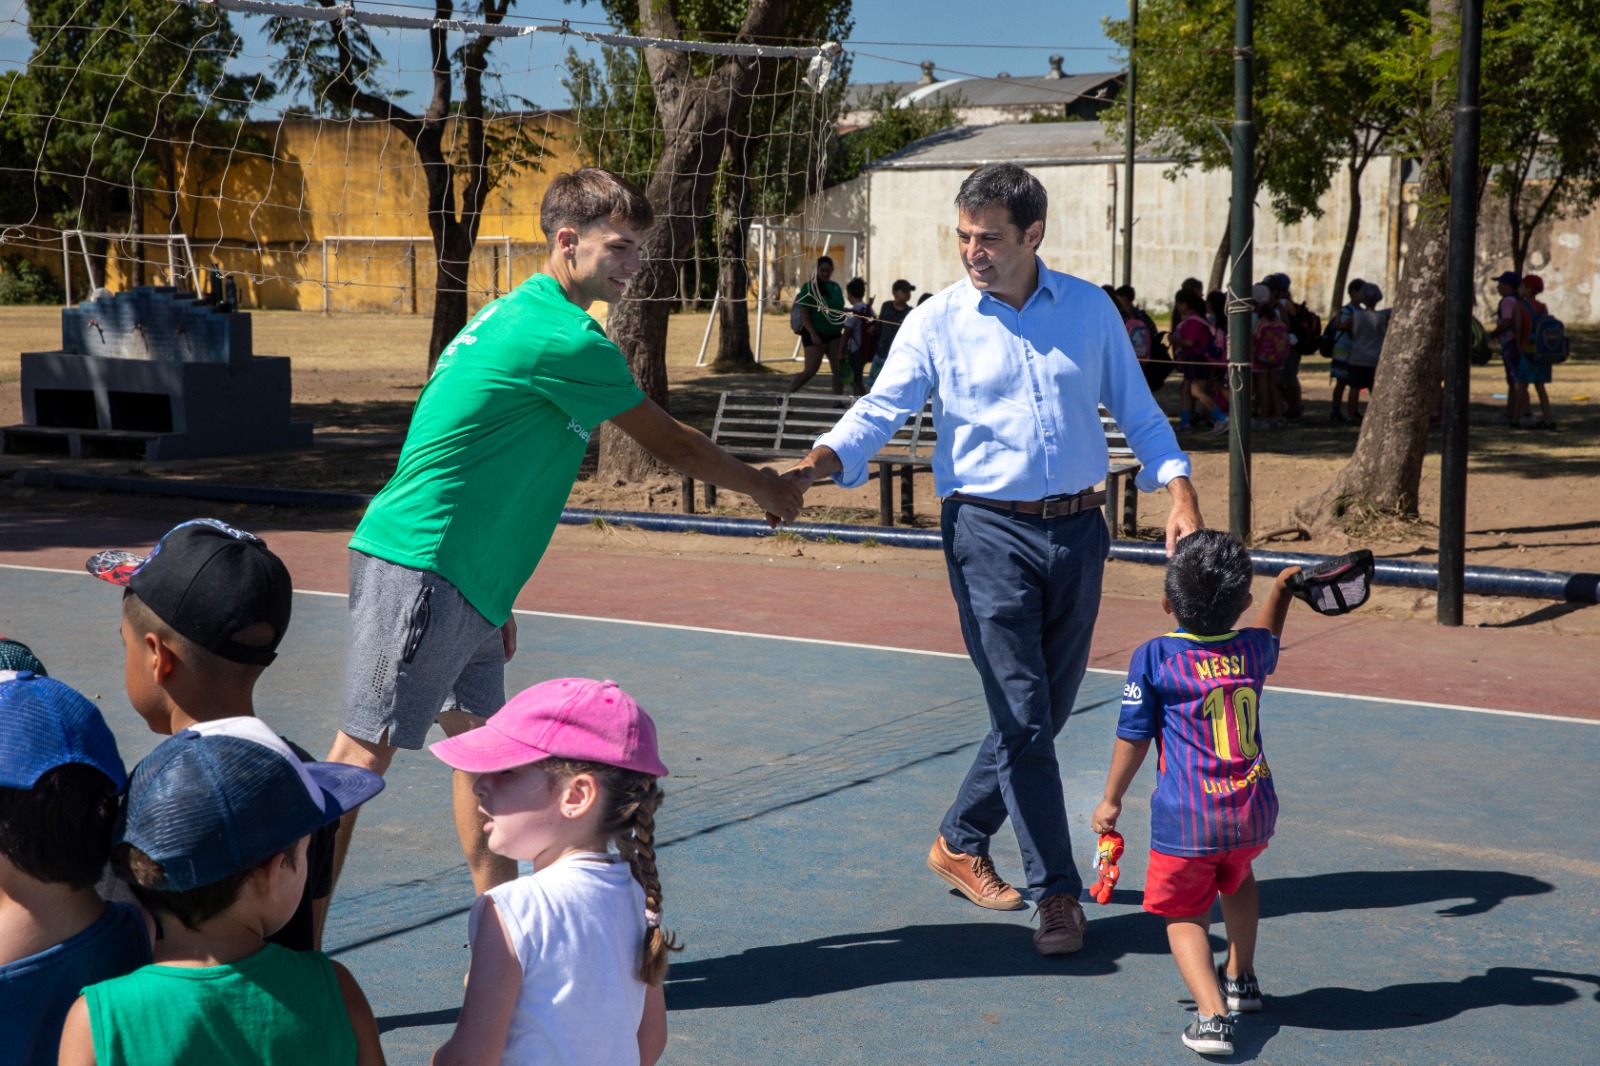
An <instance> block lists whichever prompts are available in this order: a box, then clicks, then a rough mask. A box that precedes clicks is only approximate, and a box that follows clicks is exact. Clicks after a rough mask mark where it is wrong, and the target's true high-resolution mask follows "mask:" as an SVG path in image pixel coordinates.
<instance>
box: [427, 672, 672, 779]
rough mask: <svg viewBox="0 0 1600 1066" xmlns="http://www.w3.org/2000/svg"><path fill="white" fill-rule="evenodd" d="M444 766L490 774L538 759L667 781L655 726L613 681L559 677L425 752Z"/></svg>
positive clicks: (525, 693)
mask: <svg viewBox="0 0 1600 1066" xmlns="http://www.w3.org/2000/svg"><path fill="white" fill-rule="evenodd" d="M428 750H429V751H431V752H433V753H434V754H435V755H437V756H438V757H439V759H440V760H441V761H442V762H444V763H445V764H446V765H447V766H451V767H453V768H455V769H457V770H464V771H466V772H467V773H470V774H488V773H494V772H495V771H497V770H509V769H511V768H512V767H513V766H525V765H527V764H528V763H533V762H539V761H541V760H543V759H550V758H558V759H581V760H584V761H587V762H599V763H605V764H606V765H608V766H617V767H621V768H622V769H624V770H637V771H639V772H640V773H644V774H649V775H650V776H652V777H666V776H667V768H666V767H665V766H663V765H662V764H661V757H660V755H658V754H657V753H656V724H655V723H654V722H652V721H651V720H650V716H649V715H648V714H645V713H644V711H643V710H642V709H641V708H640V707H639V704H638V703H636V702H635V701H634V699H633V697H632V696H630V695H628V694H627V693H626V692H624V691H622V689H620V688H618V687H617V683H616V682H615V681H591V680H590V679H588V678H586V677H562V678H557V679H556V680H554V681H545V682H543V683H541V684H538V685H534V686H533V687H532V688H528V689H523V690H522V691H521V692H519V693H517V694H516V695H515V696H513V697H511V700H510V702H508V703H507V704H506V705H505V706H504V707H502V708H500V710H499V711H497V712H496V713H495V714H494V716H493V717H491V718H490V719H489V721H488V723H487V724H485V725H484V726H483V727H482V728H479V729H473V730H469V731H468V732H466V733H461V734H459V735H458V736H454V737H451V738H449V739H448V740H441V741H439V742H438V743H437V744H431V745H429V747H428Z"/></svg>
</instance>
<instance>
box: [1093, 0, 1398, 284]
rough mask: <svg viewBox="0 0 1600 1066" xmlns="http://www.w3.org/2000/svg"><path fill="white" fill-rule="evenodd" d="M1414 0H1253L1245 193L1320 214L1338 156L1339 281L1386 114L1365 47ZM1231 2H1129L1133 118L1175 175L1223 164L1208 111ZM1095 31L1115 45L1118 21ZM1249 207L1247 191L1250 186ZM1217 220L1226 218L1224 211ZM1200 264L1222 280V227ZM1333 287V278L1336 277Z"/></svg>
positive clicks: (1225, 64) (1223, 61) (1276, 208)
mask: <svg viewBox="0 0 1600 1066" xmlns="http://www.w3.org/2000/svg"><path fill="white" fill-rule="evenodd" d="M1420 3H1422V0H1293V2H1291V0H1257V3H1256V6H1255V14H1256V34H1255V42H1256V55H1255V62H1256V72H1255V95H1254V99H1253V101H1252V104H1253V108H1254V116H1255V125H1256V166H1255V172H1254V173H1253V174H1252V175H1251V188H1252V190H1253V191H1254V190H1260V189H1263V188H1264V189H1265V190H1266V191H1267V193H1268V194H1269V196H1270V202H1271V207H1272V211H1273V214H1274V216H1275V217H1276V218H1277V219H1278V221H1280V222H1281V223H1283V224H1284V225H1292V224H1294V223H1296V222H1298V221H1300V220H1301V219H1303V218H1305V217H1307V216H1308V215H1309V216H1312V217H1317V216H1319V215H1320V214H1321V212H1322V208H1321V206H1320V200H1321V198H1322V195H1323V194H1324V193H1325V192H1327V191H1328V188H1329V186H1330V184H1331V183H1332V180H1333V176H1334V175H1335V174H1336V173H1337V172H1338V170H1339V168H1340V165H1341V162H1343V163H1344V165H1345V168H1346V170H1347V171H1348V173H1349V176H1350V180H1351V189H1352V203H1351V212H1350V215H1349V218H1348V220H1347V225H1346V237H1347V241H1346V251H1345V252H1344V254H1343V256H1342V257H1341V259H1342V265H1341V267H1340V277H1341V278H1343V277H1344V276H1345V274H1346V273H1347V272H1348V269H1349V256H1350V254H1351V253H1352V252H1353V250H1354V247H1355V237H1356V234H1357V232H1358V230H1359V226H1360V211H1361V201H1360V186H1359V182H1360V179H1361V174H1362V173H1363V171H1364V170H1365V168H1366V166H1367V164H1368V163H1369V162H1370V161H1371V159H1372V156H1373V154H1374V153H1375V152H1376V151H1377V150H1378V148H1379V145H1380V144H1381V143H1382V140H1383V136H1384V134H1385V133H1386V132H1387V130H1388V129H1389V128H1390V127H1391V126H1392V124H1393V121H1394V117H1393V115H1392V113H1391V112H1390V111H1387V110H1385V109H1384V108H1383V107H1381V106H1379V105H1378V104H1376V103H1375V102H1374V94H1373V84H1372V79H1373V73H1372V69H1371V67H1370V63H1369V60H1370V56H1371V54H1372V53H1373V52H1375V51H1378V50H1380V49H1382V48H1385V47H1388V46H1389V45H1391V44H1392V43H1393V42H1394V41H1395V40H1396V39H1398V37H1399V36H1400V35H1401V34H1402V33H1403V32H1404V30H1405V26H1406V21H1405V19H1406V12H1407V11H1408V10H1410V9H1413V8H1416V7H1418V5H1419V4H1420ZM1233 7H1234V4H1233V0H1141V3H1140V6H1139V40H1140V41H1142V42H1144V43H1145V44H1146V45H1148V46H1149V51H1147V52H1145V51H1141V54H1140V56H1139V100H1138V112H1137V116H1136V117H1137V122H1138V127H1139V138H1140V140H1141V142H1143V143H1144V144H1146V145H1148V146H1149V147H1151V148H1152V149H1154V150H1155V151H1157V152H1159V153H1161V154H1163V155H1170V156H1172V157H1173V158H1175V159H1177V160H1178V162H1177V164H1176V165H1174V166H1173V168H1172V169H1171V171H1169V173H1168V177H1171V178H1175V177H1177V175H1178V174H1180V173H1182V172H1184V171H1185V170H1187V169H1189V168H1190V167H1193V166H1199V167H1200V168H1201V169H1202V170H1218V169H1226V168H1227V167H1229V166H1230V164H1231V162H1232V155H1231V151H1232V150H1231V146H1230V144H1229V142H1228V138H1227V134H1226V132H1225V131H1224V128H1223V125H1222V122H1223V120H1222V119H1221V118H1220V116H1225V115H1228V114H1230V113H1231V112H1232V109H1233V60H1232V46H1233ZM1105 26H1106V33H1107V35H1108V36H1110V37H1111V39H1112V40H1113V41H1116V42H1117V43H1118V44H1121V45H1123V46H1124V47H1126V46H1127V43H1128V24H1127V22H1126V20H1116V19H1108V20H1106V23H1105ZM1102 121H1103V122H1104V123H1105V124H1106V127H1107V131H1108V132H1110V133H1113V134H1114V135H1116V136H1119V137H1120V136H1121V134H1122V123H1123V117H1122V113H1121V112H1120V111H1119V110H1117V109H1116V108H1110V109H1107V111H1106V112H1105V114H1104V115H1103V117H1102ZM1251 200H1252V209H1253V206H1254V201H1255V195H1254V193H1253V194H1252V197H1251ZM1224 222H1226V220H1224ZM1220 237H1221V240H1220V242H1219V244H1218V246H1217V254H1216V256H1215V258H1214V260H1213V263H1212V269H1211V283H1210V287H1211V288H1213V289H1216V288H1220V287H1221V286H1222V275H1223V271H1224V268H1225V266H1226V263H1227V251H1228V228H1227V226H1226V225H1224V226H1223V230H1222V233H1221V234H1220ZM1341 284H1342V281H1341Z"/></svg>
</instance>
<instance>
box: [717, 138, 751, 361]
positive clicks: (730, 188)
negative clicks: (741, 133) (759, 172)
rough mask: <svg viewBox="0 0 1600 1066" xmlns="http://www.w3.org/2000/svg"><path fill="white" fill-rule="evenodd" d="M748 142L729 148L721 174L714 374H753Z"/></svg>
mask: <svg viewBox="0 0 1600 1066" xmlns="http://www.w3.org/2000/svg"><path fill="white" fill-rule="evenodd" d="M751 143H752V142H751V141H750V139H749V138H746V137H738V136H735V137H733V138H732V139H731V140H730V141H729V142H728V156H727V159H728V166H727V169H726V170H725V171H724V173H723V185H722V217H721V222H720V225H721V229H722V237H721V240H720V241H719V243H718V247H717V263H718V270H717V295H718V296H720V297H722V302H721V303H720V304H719V305H718V311H717V322H718V326H719V329H718V331H717V359H716V362H715V363H713V364H712V366H711V369H712V371H713V372H718V373H722V372H734V371H741V370H753V369H755V365H756V353H755V351H754V350H753V349H752V348H751V347H750V264H749V263H748V262H747V261H746V256H747V255H748V254H749V240H750V222H751V220H752V216H753V215H754V213H755V205H754V202H753V200H752V198H751V195H750V159H749V154H750V145H751Z"/></svg>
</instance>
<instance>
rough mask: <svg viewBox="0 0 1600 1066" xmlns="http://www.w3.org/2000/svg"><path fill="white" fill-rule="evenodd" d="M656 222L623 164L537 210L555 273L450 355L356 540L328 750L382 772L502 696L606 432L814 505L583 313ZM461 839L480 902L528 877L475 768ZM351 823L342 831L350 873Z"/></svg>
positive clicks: (517, 296)
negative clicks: (711, 434)
mask: <svg viewBox="0 0 1600 1066" xmlns="http://www.w3.org/2000/svg"><path fill="white" fill-rule="evenodd" d="M653 222H654V215H653V212H652V211H651V208H650V202H649V201H648V200H647V199H645V196H644V194H643V193H642V192H640V191H639V189H637V188H636V187H635V186H633V185H631V184H630V183H628V182H627V181H625V180H623V179H622V178H620V177H618V176H617V175H615V174H612V173H611V172H609V171H606V170H601V169H599V168H596V167H584V168H582V169H580V170H578V171H576V172H574V173H571V174H563V175H559V176H558V177H556V179H555V180H554V181H552V182H551V183H550V188H549V189H548V190H547V191H546V193H545V196H544V200H543V202H542V203H541V204H540V208H539V225H540V228H541V229H543V230H544V233H545V239H546V241H547V243H548V247H549V249H550V253H549V258H548V259H547V260H546V262H545V266H544V269H543V271H542V272H541V273H539V274H536V275H534V276H533V277H532V278H529V279H528V280H527V281H526V282H524V283H523V284H522V285H520V286H518V287H517V289H516V290H514V291H513V292H511V293H509V294H507V295H506V296H504V297H502V298H500V299H499V300H496V301H494V302H493V303H491V304H489V305H488V306H487V307H485V308H484V309H483V310H482V311H480V312H478V314H477V315H476V317H474V318H473V319H472V321H471V322H469V323H467V326H466V328H465V329H463V330H462V331H461V332H460V333H459V334H458V335H457V336H456V338H455V340H453V341H451V343H450V344H449V346H448V347H446V348H445V350H444V351H443V352H442V353H440V356H439V362H438V365H437V368H436V369H435V370H434V373H433V376H432V378H430V379H429V381H428V384H427V386H426V387H425V388H424V389H423V390H422V394H421V396H419V397H418V399H417V406H416V411H415V412H414V414H413V415H412V419H411V428H410V430H409V431H408V433H407V434H406V442H405V447H404V448H403V449H402V450H401V452H400V462H399V466H398V467H397V469H396V470H395V474H394V477H392V478H391V479H390V480H389V483H388V484H387V485H385V486H384V487H383V490H382V491H381V492H379V493H378V495H377V496H376V497H375V498H374V499H373V501H372V504H371V505H370V506H369V507H368V508H367V512H366V515H365V516H364V517H363V518H362V520H361V524H360V525H359V526H358V527H357V528H356V532H355V536H354V537H352V538H351V541H350V620H351V644H350V658H349V663H348V667H347V670H346V678H345V693H344V709H343V715H342V717H341V719H340V726H339V732H338V733H337V734H336V735H335V737H334V742H333V749H332V751H330V752H329V754H328V759H329V760H330V761H333V762H343V763H349V764H352V765H355V766H362V767H366V768H368V769H371V770H375V771H377V772H378V773H383V772H385V771H386V770H387V769H388V767H389V763H390V761H391V760H392V759H393V758H394V753H395V751H396V750H397V749H399V748H410V749H413V750H414V749H418V748H421V747H422V743H423V738H424V737H425V736H426V735H427V732H428V729H429V728H430V727H431V726H432V725H433V724H434V722H435V721H437V722H438V723H439V724H440V726H441V727H442V728H443V729H444V730H445V732H446V733H448V734H450V735H452V736H453V735H455V734H457V733H460V732H463V731H464V730H467V729H471V728H474V727H475V726H478V725H482V724H483V721H484V720H485V719H486V718H487V717H488V716H489V715H492V714H493V713H494V712H495V711H497V710H499V709H500V706H501V705H502V704H503V703H505V681H504V675H505V663H506V661H507V660H508V659H510V658H511V656H512V654H513V652H514V651H515V650H516V622H515V621H514V620H513V618H512V615H511V608H512V602H513V601H514V600H515V599H516V596H517V593H518V592H519V591H520V590H521V588H522V586H523V585H524V584H525V583H526V582H527V580H528V578H529V577H530V576H532V574H533V570H534V567H535V566H537V565H538V562H539V558H540V556H542V555H543V554H544V550H545V548H546V546H547V545H548V544H549V542H550V537H551V534H552V533H554V531H555V527H556V523H557V521H558V520H559V518H560V516H561V509H562V507H563V506H564V505H565V503H566V500H567V496H568V494H569V493H570V492H571V490H572V484H573V481H574V480H575V479H576V478H577V474H578V465H579V463H581V462H582V460H583V456H584V452H585V450H586V448H587V447H588V441H589V434H590V433H592V432H593V431H594V429H595V428H596V427H597V426H599V425H600V423H602V422H605V421H608V420H609V421H611V422H614V423H615V424H616V425H617V427H618V428H620V429H621V430H622V431H623V432H625V433H627V434H628V435H629V436H631V437H633V438H634V440H636V441H638V442H639V443H640V444H641V445H643V446H644V447H645V449H646V450H648V451H650V452H651V453H652V454H653V455H655V456H656V457H657V458H659V459H660V460H661V461H662V462H664V463H666V464H668V465H669V466H672V467H674V468H676V469H677V470H679V471H681V472H683V473H685V474H688V475H690V476H691V477H694V478H697V479H699V480H702V481H706V482H710V483H712V484H716V485H720V486H722V487H724V488H727V489H732V490H734V491H736V492H742V493H745V494H746V495H748V496H750V497H751V498H752V499H754V500H755V501H756V503H757V504H759V505H760V506H761V507H762V508H763V509H764V510H765V511H766V512H767V514H768V521H769V522H772V523H774V524H777V523H779V522H787V521H790V520H792V519H794V518H795V516H796V515H798V514H799V511H800V504H801V499H802V493H801V492H800V490H799V489H798V488H797V487H796V486H795V485H794V484H793V483H792V482H790V481H788V480H785V479H782V478H780V477H779V476H778V475H777V474H776V473H775V472H773V471H771V470H763V469H760V468H757V467H753V466H750V465H748V464H746V463H743V462H741V461H740V460H738V459H735V458H734V457H733V456H731V455H729V454H728V453H727V452H725V451H723V450H722V449H721V448H719V447H717V446H716V445H715V444H713V443H712V442H711V441H710V440H709V439H708V438H707V437H706V436H705V435H704V434H702V433H700V432H698V431H696V430H694V429H691V428H690V427H688V426H685V425H684V424H683V423H681V422H679V421H677V420H676V419H674V418H673V417H672V416H671V415H669V414H667V413H666V412H665V411H663V410H662V409H661V408H660V407H659V406H658V405H656V404H655V403H653V402H652V401H651V400H650V399H649V398H648V397H646V396H645V394H644V393H643V392H642V391H641V390H640V389H639V386H638V385H637V384H635V383H634V381H633V377H632V375H631V374H630V373H629V372H628V364H627V360H626V359H625V358H624V357H623V355H622V352H621V351H619V350H618V349H617V346H616V345H614V344H612V343H611V341H610V340H609V339H608V338H607V337H606V335H605V331H604V330H602V329H601V328H600V325H599V324H598V323H596V322H595V320H594V319H592V318H590V317H589V315H588V313H587V311H588V308H589V306H590V305H591V304H593V303H594V302H595V301H606V302H608V303H609V302H615V301H617V300H619V299H621V298H622V296H623V293H624V291H625V290H626V288H627V285H628V281H629V280H630V279H631V278H632V277H633V275H634V274H636V273H637V272H638V270H639V251H640V246H641V245H642V243H643V242H644V239H645V235H646V233H647V231H648V230H649V229H650V227H651V225H652V224H653ZM455 817H456V830H457V833H458V835H459V836H460V838H461V844H462V849H463V850H464V851H465V852H466V855H467V861H468V863H469V865H470V866H471V867H472V880H473V885H474V887H475V888H476V889H477V891H478V892H479V893H482V892H484V891H486V890H488V889H489V888H491V887H493V886H494V885H497V884H500V883H502V882H505V881H509V880H510V879H511V878H512V877H514V876H515V875H516V868H515V864H514V863H511V862H509V861H508V860H506V859H503V858H501V857H499V856H496V855H494V854H493V853H491V852H490V851H489V850H488V847H487V844H486V843H485V841H484V838H483V819H482V816H481V815H480V814H479V813H478V802H477V799H476V797H474V796H473V794H472V782H471V780H470V779H469V778H468V776H467V775H464V774H459V773H458V774H456V779H455ZM354 821H355V819H354V816H353V815H352V816H350V817H348V818H346V820H345V822H344V824H343V825H342V826H341V827H340V841H339V850H338V856H337V860H336V867H337V866H342V864H343V858H344V855H345V852H346V851H347V849H348V848H349V841H350V835H351V833H352V831H353V829H354Z"/></svg>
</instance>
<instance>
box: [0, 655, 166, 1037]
mask: <svg viewBox="0 0 1600 1066" xmlns="http://www.w3.org/2000/svg"><path fill="white" fill-rule="evenodd" d="M0 645H3V646H0V656H3V658H0V662H3V663H4V664H6V665H7V666H8V667H10V666H16V665H29V666H34V667H37V668H38V670H39V671H41V672H42V670H43V667H42V666H41V665H40V664H39V663H38V660H36V659H34V658H33V655H32V652H28V650H27V648H26V646H25V645H22V644H20V643H17V642H15V641H0ZM25 652H26V655H24V654H23V653H25ZM127 784H128V776H127V771H125V770H124V769H123V767H122V757H121V756H120V755H119V754H117V742H116V740H115V739H113V738H112V736H111V730H110V729H108V728H107V727H106V723H105V720H104V719H103V718H101V717H100V711H99V709H97V708H96V707H95V705H94V704H93V703H90V702H89V701H88V700H87V699H85V698H84V697H83V696H82V695H80V694H79V693H77V692H74V691H73V690H72V689H70V688H68V687H67V686H66V685H63V684H62V683H61V682H59V681H52V680H50V679H49V678H47V677H43V676H41V673H40V672H35V671H33V670H23V671H18V670H15V669H6V670H4V671H3V672H0V1033H4V1034H5V1043H6V1046H7V1048H8V1050H7V1052H6V1061H7V1062H12V1063H21V1064H23V1066H45V1064H51V1066H53V1064H54V1063H55V1061H56V1049H57V1047H58V1046H59V1044H60V1042H61V1025H62V1022H63V1020H64V1019H65V1018H66V1016H67V1008H69V1007H71V1006H72V1001H73V1000H75V999H77V998H78V992H79V991H80V990H81V989H82V988H83V986H84V985H87V984H93V983H94V982H96V981H104V980H106V979H107V978H111V977H118V976H120V975H122V974H125V973H128V972H129V971H131V970H134V969H137V968H138V967H140V966H143V965H144V964H145V963H147V962H149V961H150V935H149V932H148V930H147V928H146V926H145V920H144V916H143V915H141V914H140V913H139V911H138V909H137V908H136V907H133V906H131V905H129V904H125V903H110V904H108V903H106V902H105V901H104V900H102V899H101V898H100V896H99V895H98V894H96V892H95V890H94V883H95V880H96V879H97V878H98V877H99V876H100V871H101V870H102V869H103V868H104V867H105V864H106V860H107V859H108V858H109V856H110V854H111V832H112V825H113V822H114V820H115V818H116V813H117V797H118V796H119V795H121V793H122V790H123V789H124V788H126V787H127Z"/></svg>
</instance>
